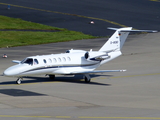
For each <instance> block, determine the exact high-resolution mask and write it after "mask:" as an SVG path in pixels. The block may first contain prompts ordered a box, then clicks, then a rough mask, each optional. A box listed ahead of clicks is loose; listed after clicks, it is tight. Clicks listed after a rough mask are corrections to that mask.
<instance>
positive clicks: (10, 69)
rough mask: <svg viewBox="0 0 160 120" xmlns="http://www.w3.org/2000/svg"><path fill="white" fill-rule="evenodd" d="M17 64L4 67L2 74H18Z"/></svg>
mask: <svg viewBox="0 0 160 120" xmlns="http://www.w3.org/2000/svg"><path fill="white" fill-rule="evenodd" d="M16 68H17V65H15V66H12V67H9V68H8V69H6V70H5V71H4V72H3V75H4V76H16V75H18V74H19V72H18V71H17V69H16Z"/></svg>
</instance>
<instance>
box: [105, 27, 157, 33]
mask: <svg viewBox="0 0 160 120" xmlns="http://www.w3.org/2000/svg"><path fill="white" fill-rule="evenodd" d="M108 29H110V30H118V29H119V28H111V27H108ZM119 32H151V33H155V32H158V31H157V30H123V29H119Z"/></svg>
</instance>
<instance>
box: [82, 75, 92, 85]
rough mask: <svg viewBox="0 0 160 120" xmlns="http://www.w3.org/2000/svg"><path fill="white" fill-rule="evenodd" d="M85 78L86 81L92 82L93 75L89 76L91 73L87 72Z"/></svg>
mask: <svg viewBox="0 0 160 120" xmlns="http://www.w3.org/2000/svg"><path fill="white" fill-rule="evenodd" d="M84 80H85V82H86V83H90V82H91V77H90V76H89V74H85V75H84Z"/></svg>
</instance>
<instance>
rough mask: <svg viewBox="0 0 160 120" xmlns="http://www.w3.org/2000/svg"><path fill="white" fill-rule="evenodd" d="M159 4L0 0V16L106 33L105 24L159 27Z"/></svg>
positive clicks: (150, 1)
mask: <svg viewBox="0 0 160 120" xmlns="http://www.w3.org/2000/svg"><path fill="white" fill-rule="evenodd" d="M8 5H10V9H8ZM159 6H160V2H159V0H101V1H97V0H87V1H86V0H81V1H79V0H45V1H44V0H39V1H37V0H27V1H24V0H16V1H13V0H0V15H5V16H9V17H14V18H21V19H23V20H27V21H32V22H36V23H41V24H45V25H49V26H54V27H60V28H67V29H69V30H74V31H80V32H83V33H85V34H91V35H94V36H107V35H110V34H111V31H110V30H107V27H116V28H119V27H126V26H129V27H133V28H136V29H153V30H154V29H155V30H160V9H159ZM91 20H93V21H94V22H95V24H89V22H90V21H91Z"/></svg>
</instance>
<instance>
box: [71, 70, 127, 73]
mask: <svg viewBox="0 0 160 120" xmlns="http://www.w3.org/2000/svg"><path fill="white" fill-rule="evenodd" d="M125 71H126V70H95V71H83V72H77V71H76V72H72V73H71V74H90V73H105V72H125Z"/></svg>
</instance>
